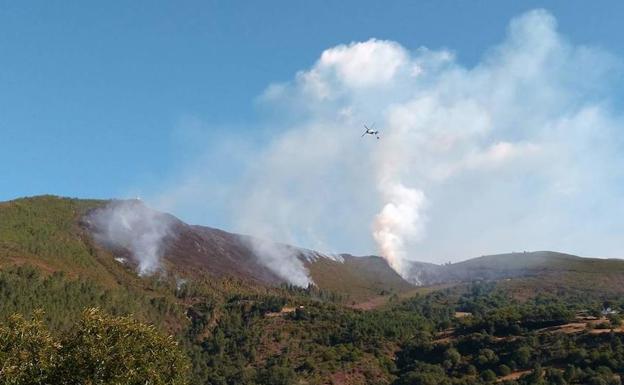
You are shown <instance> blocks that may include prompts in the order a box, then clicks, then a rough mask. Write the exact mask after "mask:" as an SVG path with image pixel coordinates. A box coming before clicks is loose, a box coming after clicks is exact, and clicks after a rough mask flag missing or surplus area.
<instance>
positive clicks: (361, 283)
mask: <svg viewBox="0 0 624 385" xmlns="http://www.w3.org/2000/svg"><path fill="white" fill-rule="evenodd" d="M308 269H309V270H310V275H311V277H312V280H314V282H315V283H316V284H317V285H318V286H319V287H322V288H324V289H327V290H332V291H336V292H339V293H344V294H347V295H348V296H349V299H350V300H351V301H354V302H361V301H365V300H367V299H371V298H373V297H378V296H386V295H389V294H392V293H402V292H406V291H409V290H411V289H413V288H414V287H413V286H412V285H410V284H409V283H407V282H406V281H405V280H403V279H402V278H401V277H400V276H399V275H398V274H397V273H396V272H395V271H394V270H392V269H391V268H390V267H389V266H388V264H387V263H386V262H385V261H384V260H383V259H381V258H379V257H351V256H345V257H344V262H337V261H333V260H329V259H324V258H320V259H318V260H316V261H315V262H314V263H311V264H308Z"/></svg>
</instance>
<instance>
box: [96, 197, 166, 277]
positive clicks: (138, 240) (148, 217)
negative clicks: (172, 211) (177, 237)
mask: <svg viewBox="0 0 624 385" xmlns="http://www.w3.org/2000/svg"><path fill="white" fill-rule="evenodd" d="M87 220H88V222H89V223H90V225H91V226H92V227H93V230H94V236H95V239H96V240H97V241H98V242H101V243H102V244H104V245H107V246H109V247H113V248H120V249H124V250H128V251H129V252H130V253H131V254H132V258H133V259H134V261H135V262H136V263H137V269H138V273H139V275H149V274H152V273H154V272H156V271H158V270H159V269H160V262H161V261H160V260H161V257H162V253H163V246H164V240H165V238H166V237H167V236H170V235H172V225H173V219H172V218H171V217H170V216H168V215H165V214H162V213H160V212H158V211H155V210H152V209H150V208H149V207H147V206H145V205H144V204H143V203H142V202H141V201H139V200H124V201H112V202H110V203H109V204H108V205H106V206H105V207H103V208H101V209H97V210H94V211H93V212H92V213H91V214H90V215H89V216H88V218H87Z"/></svg>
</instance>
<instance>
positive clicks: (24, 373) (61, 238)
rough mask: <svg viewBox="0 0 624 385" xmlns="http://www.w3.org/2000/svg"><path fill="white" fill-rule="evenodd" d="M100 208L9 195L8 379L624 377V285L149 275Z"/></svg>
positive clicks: (399, 381) (4, 257)
mask: <svg viewBox="0 0 624 385" xmlns="http://www.w3.org/2000/svg"><path fill="white" fill-rule="evenodd" d="M93 204H98V203H97V202H96V201H93V202H88V203H84V201H77V200H68V199H55V198H44V199H34V200H24V201H18V202H17V203H12V204H6V203H5V204H1V205H0V384H13V385H18V384H94V385H95V384H137V385H138V384H215V385H217V384H219V385H221V384H224V385H225V384H229V385H234V384H250V385H251V384H258V385H259V384H266V385H280V384H311V385H312V384H387V385H391V384H392V385H437V384H443V385H446V384H449V385H450V384H467V385H468V384H476V385H479V384H494V383H500V384H591V385H594V384H595V385H601V384H620V383H621V381H620V374H622V373H624V333H623V332H622V329H621V325H620V324H621V319H620V317H619V314H618V313H619V312H621V311H624V301H623V300H622V299H621V298H620V297H618V296H617V295H613V294H600V293H598V292H591V293H589V294H585V295H583V294H582V293H579V292H577V291H570V292H566V291H565V290H562V291H559V292H541V293H539V294H536V295H534V296H531V297H529V298H518V297H517V296H516V295H514V293H513V292H512V291H511V290H509V288H508V286H505V285H503V284H501V283H499V282H486V281H483V282H472V283H463V284H457V285H450V286H449V285H447V286H446V287H438V288H429V289H428V290H421V291H414V292H413V293H411V294H409V295H398V293H392V294H390V295H386V296H385V297H384V298H385V301H384V302H383V303H381V304H380V305H379V306H376V307H374V308H371V309H367V310H362V309H356V308H354V307H352V306H351V301H349V299H348V298H345V297H344V295H342V294H341V293H336V292H332V291H329V290H323V289H320V288H318V287H316V286H313V285H311V286H309V287H307V288H300V287H295V286H289V285H281V286H267V285H259V284H257V283H252V282H249V281H245V280H241V279H235V278H232V277H226V276H224V277H215V276H205V277H203V278H193V279H191V278H189V279H185V280H180V277H177V276H175V275H173V274H169V275H166V274H156V275H154V276H151V277H148V278H139V277H137V276H136V274H135V273H134V272H133V271H131V270H130V269H127V268H124V267H123V266H119V264H117V263H116V262H114V261H111V260H112V257H111V256H110V255H107V254H106V253H105V252H104V251H103V250H101V249H99V248H98V247H96V246H95V245H94V244H93V243H92V242H91V241H90V240H89V239H88V238H85V235H84V233H82V232H81V231H80V227H79V225H78V221H77V220H76V218H80V215H82V213H83V212H84V210H85V209H87V208H88V207H90V206H92V205H93ZM61 267H63V268H61ZM87 271H88V272H87ZM605 308H611V309H612V311H611V312H610V314H607V315H603V314H602V313H601V311H602V310H603V309H605Z"/></svg>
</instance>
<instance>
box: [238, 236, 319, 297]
mask: <svg viewBox="0 0 624 385" xmlns="http://www.w3.org/2000/svg"><path fill="white" fill-rule="evenodd" d="M249 245H250V246H251V248H252V249H253V251H254V253H255V254H256V255H257V256H258V257H259V258H260V260H262V262H263V263H264V264H265V265H266V266H267V267H268V268H269V269H271V270H273V272H275V274H277V275H278V276H279V277H281V278H282V279H284V280H286V281H288V282H290V283H291V284H293V285H297V286H301V287H307V286H308V285H309V284H310V283H312V280H311V279H310V276H309V274H308V271H307V270H306V268H305V267H304V265H303V261H301V260H300V259H299V258H298V255H297V253H296V252H295V250H294V249H292V248H290V247H288V246H286V245H281V244H278V243H275V242H271V241H266V240H262V239H259V238H255V237H254V238H250V239H249Z"/></svg>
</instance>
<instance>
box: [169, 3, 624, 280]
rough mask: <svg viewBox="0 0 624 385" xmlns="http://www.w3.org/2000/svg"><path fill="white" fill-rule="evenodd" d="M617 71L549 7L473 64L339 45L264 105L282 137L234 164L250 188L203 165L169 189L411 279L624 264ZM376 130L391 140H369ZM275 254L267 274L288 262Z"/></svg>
mask: <svg viewBox="0 0 624 385" xmlns="http://www.w3.org/2000/svg"><path fill="white" fill-rule="evenodd" d="M501 32H502V31H501ZM422 43H426V42H422ZM620 73H621V67H620V64H619V60H618V58H615V57H613V56H612V55H610V54H608V53H606V52H604V51H602V50H600V49H597V48H592V47H586V46H582V45H575V44H573V43H571V42H569V41H568V40H567V39H566V38H565V37H563V36H562V35H561V34H560V33H559V32H558V31H557V23H556V20H555V18H554V17H553V16H552V15H551V14H549V13H548V12H546V11H544V10H535V11H531V12H528V13H526V14H523V15H521V16H519V17H517V18H516V19H514V20H512V21H511V23H510V25H509V28H508V31H507V34H506V36H505V37H504V38H503V39H502V41H501V43H500V44H498V45H496V46H494V47H491V48H490V49H488V50H486V51H485V53H484V55H483V57H482V59H481V60H480V61H479V62H478V63H477V64H475V65H474V66H471V67H467V66H465V65H463V64H462V63H461V62H460V61H458V60H457V59H456V57H455V54H454V53H453V52H452V51H450V50H446V49H440V50H432V49H428V48H422V47H421V48H417V49H408V48H405V47H403V46H402V45H400V44H399V43H397V42H393V41H386V40H376V39H371V40H368V41H364V42H354V43H350V44H345V45H339V46H336V47H332V48H329V49H327V50H326V51H324V52H323V53H322V54H321V55H320V57H319V59H318V60H317V62H316V63H314V64H313V65H312V66H311V67H310V68H308V69H305V70H302V71H300V72H298V73H297V74H296V76H295V77H294V79H293V80H292V81H290V82H286V83H281V84H273V85H270V86H269V87H268V88H267V90H266V92H265V93H264V94H263V95H262V96H261V98H260V100H259V102H258V106H259V108H261V109H265V110H267V111H275V113H274V114H272V115H270V116H271V117H270V118H269V120H270V121H269V122H267V123H266V126H270V127H271V129H267V130H265V131H263V133H264V136H263V137H264V138H271V139H270V140H268V143H266V142H267V140H266V139H264V141H261V143H265V144H263V145H261V146H256V147H255V150H254V149H253V148H254V147H253V146H249V147H248V148H247V150H246V151H245V154H247V155H248V158H246V159H239V161H240V162H241V165H242V166H241V165H238V166H237V165H234V166H233V167H234V168H235V169H237V170H242V172H241V173H240V174H242V175H243V177H242V178H240V179H235V180H233V177H232V175H231V173H226V172H227V171H228V170H229V168H225V171H224V175H223V176H222V178H221V179H222V180H220V183H217V182H215V180H216V179H217V180H218V179H219V176H218V175H215V174H214V172H216V168H215V167H214V166H211V165H214V164H219V163H220V162H221V161H222V160H221V159H220V158H216V159H209V157H208V159H209V161H208V162H202V163H201V164H200V165H198V167H197V169H198V170H199V171H198V172H197V173H195V174H194V175H193V178H192V179H189V180H191V181H192V182H196V181H197V180H198V175H200V174H201V169H202V168H204V169H209V170H211V172H213V173H212V174H210V178H206V180H208V181H209V182H210V183H206V185H205V186H203V187H202V185H201V183H199V184H197V183H195V184H192V185H191V187H192V188H190V187H188V183H185V181H180V180H175V181H174V182H173V183H174V184H175V185H176V187H174V188H172V189H171V190H172V191H173V192H174V193H179V192H180V191H185V190H184V188H186V189H187V190H192V191H194V193H193V194H194V195H195V196H201V197H202V199H203V200H208V201H210V202H211V203H210V204H213V205H214V204H217V203H220V202H222V203H223V204H222V205H221V206H222V207H229V208H230V211H229V213H228V214H229V216H230V218H233V219H232V220H231V221H230V223H229V227H230V228H231V229H232V230H234V231H240V232H245V233H249V234H255V235H258V236H261V237H263V238H266V239H272V240H276V241H280V242H284V243H290V244H295V245H300V246H304V247H308V248H313V249H318V250H324V251H338V252H340V251H348V252H350V253H353V254H359V255H368V254H370V253H371V252H374V251H375V250H377V251H378V252H379V253H381V254H382V255H383V256H384V257H386V258H387V259H388V260H389V262H390V264H391V265H392V266H393V267H394V268H395V269H396V270H397V271H398V272H399V273H401V274H403V275H406V274H407V268H408V265H409V260H421V261H427V262H437V263H440V262H447V261H457V260H461V259H465V258H469V257H474V256H479V255H483V254H490V253H498V252H508V251H514V250H558V251H566V252H570V253H576V254H579V255H591V256H605V257H621V256H622V255H621V250H624V237H621V235H620V234H619V233H618V231H617V230H616V229H619V228H622V226H623V225H624V223H623V219H622V218H624V205H622V204H621V196H622V193H624V190H623V189H624V187H623V186H624V123H623V121H622V117H621V116H620V115H618V114H616V113H614V109H613V108H612V105H613V99H614V96H616V95H617V85H618V81H619V77H618V75H619V74H620ZM273 116H279V118H272V117H273ZM372 122H376V127H377V128H379V129H380V131H381V139H380V140H377V139H375V138H372V137H371V136H367V137H364V138H361V137H360V134H361V133H362V131H363V127H362V125H363V124H364V123H368V124H370V123H372ZM258 147H260V148H258ZM218 150H219V146H217V148H216V150H215V151H213V150H211V151H212V152H214V153H222V151H218ZM206 165H208V166H209V167H206ZM236 167H239V168H236ZM215 184H217V185H218V186H219V187H220V189H219V192H220V193H221V195H219V196H216V195H215V194H214V193H212V190H214V188H213V186H214V185H215ZM184 186H186V187H184ZM223 186H227V187H226V188H225V190H226V191H225V192H224V191H223V190H224V189H223ZM198 191H201V192H200V193H199V192H198ZM201 202H202V200H198V201H197V205H201ZM187 203H188V202H187ZM173 210H174V211H176V210H175V208H173ZM194 218H198V217H197V216H194ZM206 218H208V217H206ZM371 228H372V231H371ZM371 232H372V234H371ZM268 255H271V256H275V258H278V259H272V257H271V258H268V262H267V263H268V264H269V265H271V266H276V265H277V266H280V262H279V261H280V259H279V258H285V259H288V258H291V256H281V255H279V254H276V253H273V252H269V253H268ZM291 266H292V267H293V268H294V269H295V270H297V269H300V268H301V267H300V266H299V265H297V264H293V265H291ZM276 268H277V267H276ZM299 272H300V274H301V275H306V274H305V271H299ZM288 274H289V275H290V273H288Z"/></svg>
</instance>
